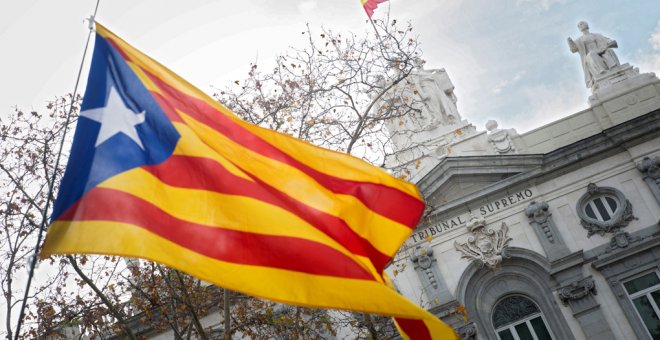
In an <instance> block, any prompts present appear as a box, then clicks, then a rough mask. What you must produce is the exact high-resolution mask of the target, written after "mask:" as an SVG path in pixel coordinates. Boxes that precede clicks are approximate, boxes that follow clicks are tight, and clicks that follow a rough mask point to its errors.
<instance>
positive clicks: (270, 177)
mask: <svg viewBox="0 0 660 340" xmlns="http://www.w3.org/2000/svg"><path fill="white" fill-rule="evenodd" d="M96 33H97V35H96V43H95V47H94V56H93V59H92V64H91V70H90V74H89V78H88V83H87V89H86V92H85V96H84V98H83V102H82V105H81V112H80V117H79V120H78V125H77V127H76V132H75V136H74V140H73V145H72V147H71V156H70V158H69V163H68V165H67V168H66V171H65V174H64V177H63V178H62V182H61V186H60V190H59V194H58V197H57V201H56V203H55V205H54V207H53V213H52V217H51V225H50V227H49V229H48V234H47V237H46V241H45V243H44V246H43V249H42V251H41V256H42V257H47V256H49V255H51V254H69V253H89V254H108V255H119V256H127V257H136V258H143V259H148V260H152V261H155V262H160V263H163V264H165V265H168V266H171V267H173V268H177V269H179V270H182V271H184V272H187V273H189V274H191V275H193V276H196V277H198V278H200V279H202V280H205V281H208V282H212V283H214V284H217V285H220V286H222V287H225V288H228V289H231V290H235V291H239V292H242V293H245V294H250V295H254V296H258V297H261V298H266V299H270V300H274V301H278V302H283V303H289V304H294V305H302V306H311V307H321V308H334V309H347V310H353V311H359V312H366V313H376V314H384V315H390V316H394V317H395V319H396V321H397V323H398V325H399V326H400V327H401V328H402V329H403V333H404V336H405V337H410V338H414V339H423V338H429V339H430V338H433V339H437V338H441V337H444V336H446V337H450V338H454V336H455V334H454V332H453V330H452V329H451V328H449V327H448V326H446V325H444V324H443V323H442V322H440V321H439V320H438V319H437V318H435V317H434V316H433V315H431V314H430V313H428V312H426V311H424V310H423V309H421V308H420V307H418V306H416V305H415V304H413V303H412V302H410V301H408V300H406V299H405V298H403V297H402V296H401V295H399V294H397V293H396V292H395V291H394V290H392V289H391V288H389V287H388V286H387V284H386V282H385V281H386V278H384V276H383V273H384V272H383V269H384V267H385V265H386V264H387V263H388V262H389V261H390V260H391V258H392V256H394V254H395V253H396V251H397V249H398V248H399V246H400V245H401V243H402V242H403V241H404V240H405V239H406V238H407V237H408V236H409V235H410V233H411V232H412V229H413V228H414V227H415V225H416V223H417V222H418V219H419V217H420V215H421V213H422V210H423V209H424V203H423V201H422V199H421V197H420V195H419V193H418V191H417V189H416V187H415V186H413V185H412V184H410V183H406V182H404V181H401V180H398V179H396V178H393V177H391V176H389V175H388V174H387V173H385V172H384V171H382V170H381V169H379V168H377V167H374V166H372V165H369V164H367V163H366V162H364V161H362V160H359V159H357V158H354V157H351V156H349V155H345V154H342V153H337V152H334V151H330V150H326V149H322V148H319V147H316V146H313V145H311V144H308V143H306V142H303V141H300V140H297V139H294V138H292V137H290V136H287V135H284V134H280V133H278V132H274V131H271V130H267V129H264V128H261V127H258V126H255V125H251V124H249V123H247V122H244V121H242V120H241V119H239V118H238V117H236V116H235V115H234V114H233V113H232V112H231V111H230V110H228V109H227V108H225V107H224V106H222V105H220V104H219V103H217V102H216V101H215V100H213V99H212V98H210V97H209V96H207V95H205V94H204V93H202V92H201V91H200V90H198V89H196V88H195V87H193V86H192V85H190V84H189V83H187V82H186V81H185V80H183V79H181V78H180V77H179V76H177V75H176V74H174V73H173V72H172V71H170V70H168V69H167V68H165V67H163V66H162V65H160V64H159V63H157V62H156V61H154V60H153V59H151V58H149V57H148V56H146V55H144V54H142V53H140V52H139V51H138V50H136V49H135V48H133V47H132V46H130V45H128V44H127V43H126V42H124V41H123V40H122V39H120V38H119V37H117V36H116V35H114V34H113V33H111V32H110V31H108V30H107V29H106V28H104V27H103V26H101V25H98V24H97V26H96Z"/></svg>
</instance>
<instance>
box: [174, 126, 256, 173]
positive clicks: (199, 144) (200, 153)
mask: <svg viewBox="0 0 660 340" xmlns="http://www.w3.org/2000/svg"><path fill="white" fill-rule="evenodd" d="M172 123H173V124H174V127H175V128H176V129H177V131H178V132H179V134H180V135H181V139H180V140H179V142H178V143H177V145H176V148H175V149H174V154H175V155H179V156H190V157H200V158H207V159H210V160H214V161H216V162H217V163H218V164H220V165H221V166H222V167H223V168H225V169H226V170H227V171H229V172H230V173H231V174H232V175H234V176H236V177H240V178H243V179H245V180H248V181H250V182H254V181H253V180H252V178H251V177H250V176H248V175H247V174H246V173H244V172H243V171H242V170H241V169H239V168H238V167H236V166H235V165H234V164H233V163H231V162H230V161H229V160H227V159H226V158H225V157H222V155H221V154H219V153H218V152H216V151H215V150H213V149H211V148H210V147H209V146H208V145H206V144H205V143H204V142H203V141H202V140H200V139H199V137H198V136H197V135H196V134H195V133H194V132H192V131H191V130H190V128H189V127H188V126H187V125H185V124H181V123H178V122H172Z"/></svg>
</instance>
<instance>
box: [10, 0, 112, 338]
mask: <svg viewBox="0 0 660 340" xmlns="http://www.w3.org/2000/svg"><path fill="white" fill-rule="evenodd" d="M100 2H101V0H96V6H95V7H94V14H92V16H91V17H90V18H89V33H88V34H87V41H86V42H85V49H84V50H83V55H82V60H81V61H80V67H79V68H78V77H77V78H76V84H75V86H74V87H73V94H72V96H71V105H70V106H69V111H68V112H67V115H66V122H65V124H64V128H63V132H62V140H61V141H60V146H59V149H58V151H57V158H56V159H55V165H54V167H53V176H52V177H51V179H50V183H48V194H47V195H46V206H45V207H44V209H43V211H42V212H41V224H40V225H39V232H38V233H37V243H36V244H35V246H34V252H33V254H32V258H31V260H30V271H29V272H28V278H27V283H26V285H25V294H24V295H23V302H22V304H21V311H20V313H19V315H18V323H17V325H16V331H15V332H16V333H14V340H18V338H19V335H20V333H21V326H22V324H23V318H24V317H25V307H26V305H27V300H28V296H29V294H30V286H31V284H32V277H33V276H34V268H35V266H36V264H37V255H38V254H39V246H40V245H41V239H42V238H43V232H44V229H46V221H47V220H48V216H47V215H48V209H49V208H50V201H51V199H52V196H53V187H54V186H55V177H56V174H57V168H58V167H59V165H60V160H61V158H62V149H63V148H64V140H65V139H66V133H67V130H68V128H69V123H70V122H71V113H72V112H73V106H74V103H75V100H76V95H77V94H78V85H79V84H80V76H81V75H82V69H83V65H84V64H85V57H86V56H87V48H88V47H89V41H90V40H91V37H92V32H93V31H94V22H95V21H94V20H95V18H96V14H97V13H98V10H99V4H100ZM8 331H11V330H8Z"/></svg>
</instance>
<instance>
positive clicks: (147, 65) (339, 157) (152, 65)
mask: <svg viewBox="0 0 660 340" xmlns="http://www.w3.org/2000/svg"><path fill="white" fill-rule="evenodd" d="M96 26H97V28H96V30H97V32H98V33H99V34H100V35H101V36H103V37H105V38H111V39H112V40H113V41H115V43H117V45H118V46H119V47H120V48H121V49H122V51H123V52H124V53H126V54H127V55H128V56H129V57H130V58H131V61H132V62H133V63H135V64H137V65H139V66H140V67H142V68H144V69H145V70H147V71H149V72H150V73H152V74H154V75H156V76H158V77H159V78H160V79H162V80H163V81H165V82H167V83H168V84H170V85H171V86H173V87H175V88H177V89H178V90H179V91H182V92H183V93H186V94H187V95H190V96H192V97H194V98H197V99H200V100H203V101H205V102H206V103H208V104H209V105H211V106H212V107H214V108H216V109H217V110H218V111H219V113H220V114H223V115H225V116H227V117H229V118H230V119H232V120H233V121H235V122H237V123H238V124H240V125H241V126H243V127H245V128H246V129H248V130H249V131H251V132H252V133H254V134H256V135H258V136H260V137H261V138H263V139H264V140H266V141H268V142H269V143H271V144H272V145H274V146H275V147H277V148H278V149H280V150H282V151H283V152H285V153H287V154H289V155H290V156H291V157H293V158H295V159H297V160H298V161H300V162H302V163H305V164H306V165H308V166H310V167H311V168H313V169H315V170H317V171H319V172H322V173H325V174H329V175H331V176H334V177H338V178H342V179H346V180H351V181H359V182H370V183H377V184H383V185H386V186H389V187H392V188H396V189H398V190H400V191H402V192H405V193H407V194H408V195H411V196H413V197H417V198H418V199H420V200H422V199H421V195H420V194H419V191H418V190H417V187H415V186H414V185H413V184H411V183H408V182H405V181H401V180H399V179H396V178H394V177H392V176H390V175H389V174H387V173H386V172H385V171H383V170H382V169H380V168H378V167H375V166H373V165H370V164H368V163H367V162H364V161H362V160H360V159H358V158H355V157H352V156H349V155H346V154H344V153H339V152H335V151H331V150H327V149H324V148H320V147H317V146H315V145H312V144H309V143H307V142H304V141H301V140H298V139H295V138H293V137H291V136H288V135H285V134H281V133H279V132H276V131H272V130H268V129H264V128H261V127H258V126H256V125H253V124H250V123H247V122H245V121H243V120H241V119H240V118H238V117H236V116H235V115H234V114H233V113H232V112H231V111H230V110H229V109H227V108H226V107H224V106H223V105H221V104H220V103H218V102H217V101H216V100H214V99H213V98H211V97H209V96H208V95H206V94H205V93H204V92H202V91H200V90H199V89H197V88H196V87H194V86H192V85H191V84H190V83H188V82H187V81H186V80H184V79H183V78H181V77H179V76H178V75H176V74H175V73H174V72H172V71H170V70H169V69H167V68H166V67H164V66H162V65H161V64H159V63H158V62H157V61H155V60H153V59H151V58H150V57H148V56H146V55H144V54H142V53H141V52H140V51H138V50H137V49H135V48H134V47H132V46H131V45H129V44H128V43H126V42H125V41H123V40H122V39H121V38H119V37H117V36H116V35H114V34H113V33H112V32H110V31H108V30H107V29H106V28H105V27H103V26H102V25H100V24H98V23H97V25H96Z"/></svg>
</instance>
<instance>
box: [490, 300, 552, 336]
mask: <svg viewBox="0 0 660 340" xmlns="http://www.w3.org/2000/svg"><path fill="white" fill-rule="evenodd" d="M493 327H494V328H495V333H497V336H498V338H499V340H552V336H551V335H550V331H548V326H546V324H545V321H544V320H543V315H542V314H541V310H540V309H539V307H538V306H537V305H536V304H535V303H534V302H533V301H532V300H530V299H528V298H526V297H524V296H521V295H511V296H507V297H505V298H504V299H502V300H500V302H498V303H497V305H495V308H494V309H493Z"/></svg>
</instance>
